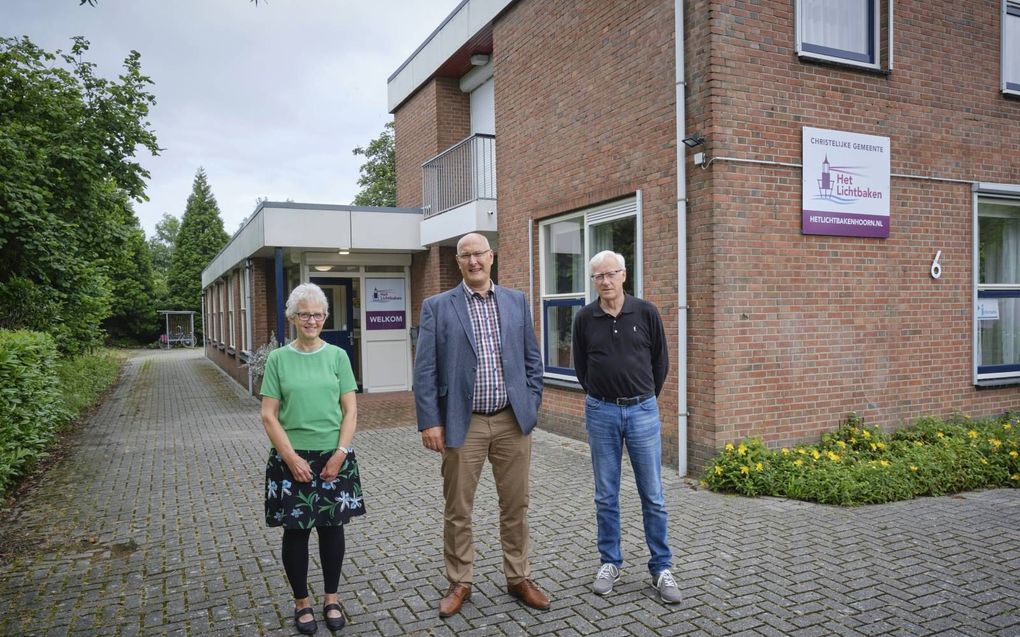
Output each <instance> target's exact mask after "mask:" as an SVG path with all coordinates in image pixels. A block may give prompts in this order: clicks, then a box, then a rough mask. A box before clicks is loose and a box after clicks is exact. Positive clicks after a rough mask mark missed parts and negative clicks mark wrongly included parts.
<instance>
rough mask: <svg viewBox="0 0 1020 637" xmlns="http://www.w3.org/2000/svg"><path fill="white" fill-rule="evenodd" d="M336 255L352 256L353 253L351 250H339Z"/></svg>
mask: <svg viewBox="0 0 1020 637" xmlns="http://www.w3.org/2000/svg"><path fill="white" fill-rule="evenodd" d="M336 253H337V254H350V253H351V251H350V250H337V251H336Z"/></svg>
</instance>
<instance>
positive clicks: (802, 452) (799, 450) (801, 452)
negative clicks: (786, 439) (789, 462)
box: [797, 449, 807, 456]
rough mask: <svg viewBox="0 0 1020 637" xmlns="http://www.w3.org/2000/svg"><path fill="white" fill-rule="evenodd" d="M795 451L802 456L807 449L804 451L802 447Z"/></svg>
mask: <svg viewBox="0 0 1020 637" xmlns="http://www.w3.org/2000/svg"><path fill="white" fill-rule="evenodd" d="M797 453H799V454H800V455H802V456H803V455H804V454H806V453H807V451H805V450H803V449H797Z"/></svg>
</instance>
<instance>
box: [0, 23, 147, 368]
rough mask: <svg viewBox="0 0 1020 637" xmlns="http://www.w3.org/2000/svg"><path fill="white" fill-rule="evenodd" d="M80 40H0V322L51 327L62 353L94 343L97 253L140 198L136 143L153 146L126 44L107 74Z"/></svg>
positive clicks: (103, 270)
mask: <svg viewBox="0 0 1020 637" xmlns="http://www.w3.org/2000/svg"><path fill="white" fill-rule="evenodd" d="M88 48H89V43H88V41H87V40H85V39H84V38H80V37H79V38H74V39H73V45H72V47H71V50H70V52H69V53H62V52H60V51H56V52H55V53H49V52H47V51H44V50H42V49H40V48H39V47H37V46H36V45H35V44H33V43H32V42H31V40H29V39H28V38H27V37H23V38H20V39H19V38H0V327H6V328H28V329H35V330H39V331H45V332H48V333H50V334H52V335H53V336H54V338H55V339H56V342H57V344H58V346H59V347H60V349H61V350H62V351H63V352H65V353H76V352H80V351H82V350H84V349H86V348H89V347H91V346H93V345H96V344H99V343H101V342H102V338H103V331H102V327H101V323H102V321H104V320H105V319H106V318H107V317H109V316H110V312H111V303H113V298H112V294H113V292H114V285H113V282H112V281H111V279H110V268H109V265H108V263H107V262H106V260H107V259H108V258H109V257H110V256H111V255H112V254H113V253H114V252H116V251H117V250H119V249H121V248H122V247H123V246H124V245H125V243H124V238H125V237H126V236H127V233H128V232H129V229H130V227H131V221H130V219H132V218H133V213H132V214H131V216H130V217H128V216H126V215H125V213H124V207H125V202H126V201H128V200H130V199H135V200H140V199H142V198H144V196H145V180H146V179H147V178H148V176H149V174H148V172H147V171H146V170H145V169H144V168H142V167H141V166H140V165H139V164H138V162H136V161H134V159H133V158H134V156H135V153H136V150H138V149H144V150H148V151H149V152H150V153H152V154H153V155H155V154H158V152H159V147H158V146H157V145H156V137H155V134H154V133H153V132H152V131H151V130H150V129H149V124H148V122H147V121H146V117H147V116H148V112H149V106H150V105H152V104H153V103H155V98H154V97H153V96H152V95H151V94H150V93H148V91H147V85H149V84H151V83H152V82H151V81H150V80H149V78H148V77H145V76H144V75H142V72H141V64H140V56H139V54H138V53H137V52H135V51H132V52H131V53H130V55H129V56H128V57H127V58H126V59H125V60H124V71H123V73H122V74H121V75H120V77H119V78H118V79H117V80H116V81H111V80H107V79H104V78H101V77H99V76H97V74H96V66H95V64H93V63H90V62H87V61H85V59H84V58H85V55H86V53H87V52H88Z"/></svg>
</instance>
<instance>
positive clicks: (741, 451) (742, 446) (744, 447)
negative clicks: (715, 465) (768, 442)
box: [737, 443, 747, 456]
mask: <svg viewBox="0 0 1020 637" xmlns="http://www.w3.org/2000/svg"><path fill="white" fill-rule="evenodd" d="M737 455H738V456H746V455H747V445H745V444H744V443H740V446H739V447H737Z"/></svg>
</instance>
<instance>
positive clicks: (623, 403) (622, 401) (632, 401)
mask: <svg viewBox="0 0 1020 637" xmlns="http://www.w3.org/2000/svg"><path fill="white" fill-rule="evenodd" d="M653 397H655V394H643V395H641V396H634V397H632V398H599V397H598V396H592V398H594V399H595V400H601V401H602V402H604V403H612V404H614V405H619V406H620V407H630V406H631V405H640V404H641V403H643V402H645V401H646V400H648V399H649V398H653Z"/></svg>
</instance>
